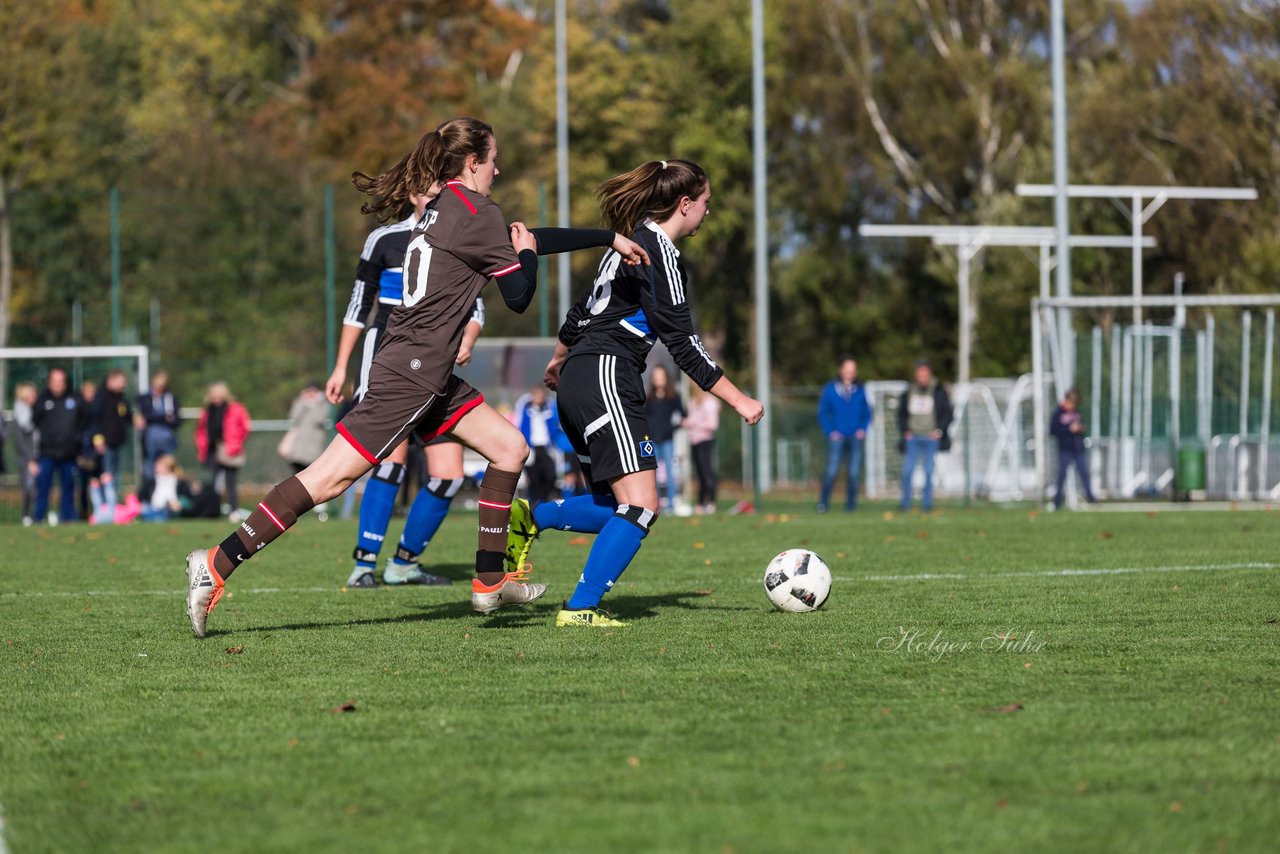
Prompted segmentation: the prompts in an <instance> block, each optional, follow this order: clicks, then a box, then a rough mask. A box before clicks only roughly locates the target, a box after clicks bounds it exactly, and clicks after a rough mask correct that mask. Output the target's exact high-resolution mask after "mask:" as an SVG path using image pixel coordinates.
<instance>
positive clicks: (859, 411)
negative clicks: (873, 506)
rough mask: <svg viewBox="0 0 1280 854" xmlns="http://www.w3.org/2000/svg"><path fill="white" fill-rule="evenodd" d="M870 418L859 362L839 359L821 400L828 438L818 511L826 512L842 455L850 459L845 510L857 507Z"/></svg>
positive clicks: (820, 412)
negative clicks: (835, 371) (838, 363)
mask: <svg viewBox="0 0 1280 854" xmlns="http://www.w3.org/2000/svg"><path fill="white" fill-rule="evenodd" d="M871 417H872V411H871V403H870V402H869V401H868V400H867V392H866V389H864V388H863V387H862V383H861V382H860V381H859V380H858V363H857V362H856V361H854V360H853V359H852V358H849V357H846V358H844V359H842V360H841V361H840V371H839V374H838V376H837V377H836V378H835V379H834V380H832V381H831V382H829V383H827V385H826V388H824V389H823V390H822V398H821V399H820V400H819V402H818V423H819V424H821V425H822V432H823V433H824V434H825V435H826V437H827V471H826V473H825V474H824V475H823V476H822V497H821V498H820V499H819V500H818V512H819V513H825V512H827V505H828V504H829V503H830V501H831V488H832V487H833V486H834V485H835V482H836V477H837V475H839V473H840V460H841V458H842V457H847V458H848V461H849V478H848V480H849V491H848V494H847V495H846V496H845V501H844V509H845V510H847V511H851V510H854V509H856V508H857V506H858V470H859V469H860V468H861V467H862V443H863V441H864V440H865V439H866V438H867V428H868V427H870V426H871Z"/></svg>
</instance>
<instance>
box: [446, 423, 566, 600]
mask: <svg viewBox="0 0 1280 854" xmlns="http://www.w3.org/2000/svg"><path fill="white" fill-rule="evenodd" d="M451 435H452V436H453V438H455V439H457V440H458V441H459V442H461V443H462V444H464V445H466V446H467V447H468V448H471V449H473V450H475V451H477V452H478V453H479V454H480V455H481V456H483V457H484V458H485V459H487V460H488V461H489V467H488V469H487V470H486V471H485V475H484V479H483V480H482V481H481V482H480V523H479V543H478V549H477V551H476V578H475V580H474V581H472V582H471V609H472V610H473V611H475V612H476V613H478V614H491V613H493V612H494V611H496V610H498V609H499V608H503V607H506V606H508V605H523V604H525V603H527V602H532V601H533V600H535V599H537V598H538V597H539V596H541V595H542V594H543V593H546V592H547V587H546V585H545V584H532V583H526V582H525V578H526V577H527V574H528V573H527V570H526V569H525V568H524V567H518V568H517V569H516V570H515V571H514V572H507V571H506V568H505V565H504V564H505V553H506V548H507V534H508V533H509V523H510V515H511V502H512V499H513V498H514V496H515V491H516V484H518V483H519V482H520V471H521V469H523V468H524V462H525V459H526V458H528V456H529V446H528V445H527V444H526V443H525V441H524V436H522V435H521V434H520V431H519V430H517V429H516V428H515V427H513V426H512V425H511V422H510V421H508V420H507V419H505V418H503V417H502V416H501V415H499V414H498V412H497V410H495V409H494V408H493V407H492V406H489V405H488V404H487V403H482V404H480V405H479V406H477V407H475V408H474V409H472V410H471V411H469V412H468V413H467V414H466V415H464V416H463V417H462V419H461V420H460V421H458V423H457V424H456V425H454V427H453V430H452V431H451Z"/></svg>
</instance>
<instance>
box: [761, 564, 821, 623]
mask: <svg viewBox="0 0 1280 854" xmlns="http://www.w3.org/2000/svg"><path fill="white" fill-rule="evenodd" d="M764 593H765V595H766V596H768V597H769V601H770V602H772V603H773V606H774V607H775V608H777V609H778V610H779V611H790V612H791V613H793V614H803V613H804V612H806V611H816V610H818V609H819V608H821V607H822V603H823V602H826V601H827V597H828V596H829V595H831V570H830V569H828V568H827V565H826V564H825V563H823V561H822V558H820V557H818V556H817V555H816V554H814V553H813V552H811V551H807V550H806V549H787V550H786V551H785V552H783V553H782V554H780V555H778V556H777V557H775V558H774V559H773V560H771V561H769V565H768V566H767V567H765V570H764Z"/></svg>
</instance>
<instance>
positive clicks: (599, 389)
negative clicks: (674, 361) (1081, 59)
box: [556, 354, 658, 483]
mask: <svg viewBox="0 0 1280 854" xmlns="http://www.w3.org/2000/svg"><path fill="white" fill-rule="evenodd" d="M556 405H557V406H558V407H559V411H560V426H561V427H562V428H563V429H564V432H565V436H567V437H568V439H569V443H570V444H572V445H573V450H574V452H575V453H576V454H577V455H578V461H579V462H581V463H582V473H583V475H584V476H585V477H586V479H587V481H588V482H591V483H607V482H608V481H610V480H613V479H614V478H616V477H620V476H622V475H624V474H632V473H634V472H638V471H655V470H656V469H657V468H658V460H657V457H656V453H655V447H654V446H655V443H654V441H653V440H652V439H650V438H649V420H648V419H647V418H646V417H645V414H644V378H643V377H642V376H641V372H640V371H639V370H637V369H636V367H635V366H634V365H632V364H631V363H630V362H627V361H620V360H619V359H618V357H617V356H599V355H594V354H588V355H579V356H571V357H570V358H569V361H568V362H566V363H565V365H564V367H563V368H562V369H561V370H560V386H559V391H558V392H557V394H556Z"/></svg>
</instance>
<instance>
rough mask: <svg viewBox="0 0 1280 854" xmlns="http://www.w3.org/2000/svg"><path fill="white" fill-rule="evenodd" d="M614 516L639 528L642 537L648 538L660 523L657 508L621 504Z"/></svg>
mask: <svg viewBox="0 0 1280 854" xmlns="http://www.w3.org/2000/svg"><path fill="white" fill-rule="evenodd" d="M614 514H615V515H617V516H621V517H622V518H623V519H626V520H627V521H628V522H630V523H631V524H633V525H635V526H636V527H637V528H639V529H640V531H641V534H642V536H648V534H649V532H650V531H652V530H653V526H654V525H655V524H656V523H657V521H658V508H657V507H642V506H640V505H639V504H619V505H618V509H617V510H615V511H614Z"/></svg>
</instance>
